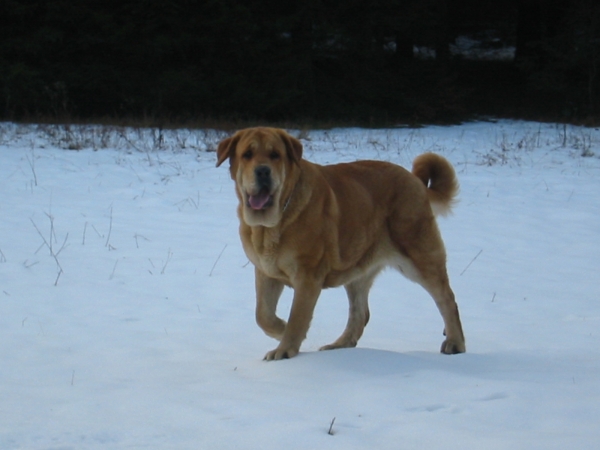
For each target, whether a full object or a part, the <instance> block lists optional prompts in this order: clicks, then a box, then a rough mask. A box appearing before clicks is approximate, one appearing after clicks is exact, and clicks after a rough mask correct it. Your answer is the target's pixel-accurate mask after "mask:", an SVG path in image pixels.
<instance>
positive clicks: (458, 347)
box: [440, 339, 466, 355]
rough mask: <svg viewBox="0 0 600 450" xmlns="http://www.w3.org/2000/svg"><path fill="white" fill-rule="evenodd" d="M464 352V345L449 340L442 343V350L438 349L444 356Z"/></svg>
mask: <svg viewBox="0 0 600 450" xmlns="http://www.w3.org/2000/svg"><path fill="white" fill-rule="evenodd" d="M465 351H466V347H465V343H464V341H463V342H459V341H454V340H451V339H446V340H445V341H444V342H442V348H441V349H440V352H441V353H444V354H445V355H456V354H458V353H464V352H465Z"/></svg>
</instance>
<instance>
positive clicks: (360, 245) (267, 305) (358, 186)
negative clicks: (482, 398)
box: [217, 128, 465, 360]
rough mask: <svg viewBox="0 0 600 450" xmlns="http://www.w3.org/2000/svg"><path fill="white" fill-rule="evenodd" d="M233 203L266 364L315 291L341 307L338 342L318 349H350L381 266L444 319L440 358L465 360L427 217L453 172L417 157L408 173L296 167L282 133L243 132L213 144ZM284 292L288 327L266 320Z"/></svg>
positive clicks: (288, 341) (372, 165) (290, 335)
mask: <svg viewBox="0 0 600 450" xmlns="http://www.w3.org/2000/svg"><path fill="white" fill-rule="evenodd" d="M226 159H229V163H230V172H231V178H232V179H233V180H234V181H235V184H236V189H235V191H236V194H237V196H238V199H239V206H238V216H239V219H240V238H241V240H242V244H243V246H244V250H245V252H246V255H247V256H248V258H249V259H250V261H252V263H253V264H254V266H255V277H256V300H257V304H256V321H257V322H258V325H259V326H260V327H261V328H262V329H263V330H264V332H265V333H266V334H267V335H269V336H271V337H273V338H275V339H277V340H279V345H278V346H277V348H276V349H274V350H273V351H270V352H268V353H267V354H266V356H265V359H266V360H273V359H282V358H291V357H293V356H295V355H296V354H297V353H298V351H299V349H300V345H301V343H302V341H303V340H304V338H305V337H306V333H307V331H308V328H309V326H310V321H311V319H312V315H313V310H314V308H315V304H316V302H317V299H318V297H319V294H320V292H321V290H322V289H324V288H328V287H334V286H344V287H345V288H346V291H347V294H348V299H349V301H350V312H349V317H348V324H347V326H346V329H345V330H344V332H343V333H342V335H341V336H340V337H339V338H338V339H337V340H336V341H335V342H333V343H331V344H330V345H326V346H324V347H322V348H321V350H328V349H335V348H343V347H354V346H356V343H357V342H358V340H359V338H360V337H361V335H362V333H363V329H364V327H365V325H366V324H367V322H368V321H369V307H368V294H369V289H370V288H371V285H372V284H373V281H374V280H375V277H376V276H377V274H378V273H379V272H381V270H382V269H383V268H385V267H387V266H391V267H394V268H396V269H398V270H399V271H400V272H401V273H403V274H404V275H405V276H406V277H408V278H409V279H411V280H413V281H415V282H417V283H419V284H420V285H421V286H423V287H424V288H425V289H426V290H427V292H429V294H430V295H431V296H432V297H433V299H434V300H435V302H436V305H437V307H438V309H439V311H440V313H441V315H442V317H443V319H444V325H445V330H444V334H445V336H446V339H445V341H444V342H443V343H442V347H441V352H442V353H446V354H453V353H462V352H464V351H465V339H464V336H463V331H462V326H461V323H460V319H459V314H458V306H457V304H456V302H455V300H454V293H453V292H452V290H451V289H450V285H449V282H448V275H447V273H446V253H445V249H444V244H443V242H442V239H441V236H440V233H439V230H438V227H437V224H436V221H435V217H434V214H447V213H448V212H449V211H450V207H451V205H452V201H453V199H454V197H455V195H456V193H457V191H458V183H457V181H456V176H455V173H454V169H453V168H452V166H451V165H450V163H449V162H448V161H446V160H445V159H444V158H442V157H441V156H438V155H435V154H432V153H426V154H423V155H420V156H418V157H417V158H416V159H415V161H414V163H413V171H412V173H410V172H408V171H406V170H405V169H403V168H402V167H400V166H397V165H394V164H391V163H387V162H380V161H357V162H353V163H347V164H336V165H329V166H321V165H317V164H313V163H310V162H308V161H306V160H304V159H302V144H301V143H300V141H298V140H297V139H295V138H293V137H291V136H290V135H288V134H287V133H286V132H285V131H283V130H280V129H275V128H249V129H245V130H241V131H238V132H237V133H236V134H235V135H233V136H232V137H229V138H227V139H225V140H223V141H222V142H221V143H220V144H219V147H218V150H217V166H220V165H221V164H222V163H223V162H224V161H225V160H226ZM285 285H287V286H290V287H292V288H293V289H294V298H293V303H292V307H291V312H290V316H289V320H288V322H287V323H286V322H285V321H284V320H282V319H280V318H279V317H277V315H276V307H277V302H278V300H279V297H280V295H281V292H282V290H283V287H284V286H285Z"/></svg>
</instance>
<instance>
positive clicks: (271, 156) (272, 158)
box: [269, 151, 279, 161]
mask: <svg viewBox="0 0 600 450" xmlns="http://www.w3.org/2000/svg"><path fill="white" fill-rule="evenodd" d="M269 158H270V159H271V160H273V161H274V160H276V159H279V153H277V152H276V151H272V152H271V154H270V155H269Z"/></svg>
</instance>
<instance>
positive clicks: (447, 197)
mask: <svg viewBox="0 0 600 450" xmlns="http://www.w3.org/2000/svg"><path fill="white" fill-rule="evenodd" d="M412 173H413V174H414V175H415V176H416V177H417V178H419V179H420V180H421V181H422V182H423V184H425V186H426V187H427V195H428V196H429V203H430V204H431V209H432V210H433V213H434V214H435V215H436V216H438V215H440V216H446V215H448V214H450V212H451V210H452V206H453V205H454V203H455V202H456V200H455V198H456V195H457V194H458V187H459V186H458V180H457V179H456V173H455V172H454V168H453V167H452V165H451V164H450V163H449V162H448V160H447V159H446V158H443V157H442V156H440V155H436V154H435V153H423V154H422V155H419V156H417V157H416V158H415V160H414V161H413V167H412Z"/></svg>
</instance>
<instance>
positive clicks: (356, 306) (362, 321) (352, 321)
mask: <svg viewBox="0 0 600 450" xmlns="http://www.w3.org/2000/svg"><path fill="white" fill-rule="evenodd" d="M377 273H378V272H375V273H373V274H369V275H366V276H364V277H363V278H359V279H358V280H355V281H353V282H351V283H348V284H347V285H345V286H344V287H345V288H346V293H347V294H348V301H349V303H350V307H349V312H348V323H347V324H346V329H345V330H344V332H343V333H342V335H341V336H340V337H339V338H337V339H336V341H335V342H332V343H331V344H329V345H324V346H323V347H321V348H320V349H319V350H333V349H336V348H347V347H356V344H357V343H358V340H359V339H360V337H361V336H362V334H363V331H364V329H365V326H366V325H367V323H368V322H369V290H370V289H371V286H372V285H373V281H374V280H375V277H376V276H377Z"/></svg>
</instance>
